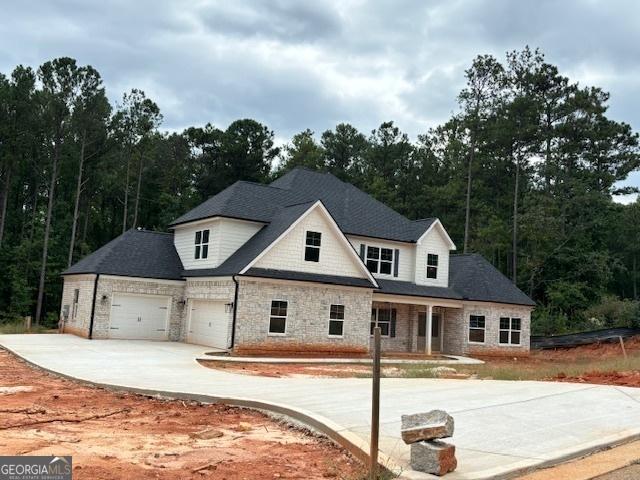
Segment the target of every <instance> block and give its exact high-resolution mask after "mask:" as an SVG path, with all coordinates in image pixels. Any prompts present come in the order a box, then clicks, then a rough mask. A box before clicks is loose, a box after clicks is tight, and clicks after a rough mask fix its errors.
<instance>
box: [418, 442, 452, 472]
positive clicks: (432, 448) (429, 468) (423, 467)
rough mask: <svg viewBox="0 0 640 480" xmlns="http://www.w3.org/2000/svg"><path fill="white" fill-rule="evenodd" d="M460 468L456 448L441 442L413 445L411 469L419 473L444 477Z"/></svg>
mask: <svg viewBox="0 0 640 480" xmlns="http://www.w3.org/2000/svg"><path fill="white" fill-rule="evenodd" d="M457 466H458V461H457V460H456V447H455V446H454V445H451V444H450V443H446V442H443V441H440V440H427V441H423V442H417V443H412V444H411V468H412V469H414V470H417V471H419V472H424V473H430V474H432V475H438V476H442V475H445V474H446V473H449V472H453V471H454V470H455V469H456V467H457Z"/></svg>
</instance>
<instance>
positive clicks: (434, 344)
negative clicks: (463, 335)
mask: <svg viewBox="0 0 640 480" xmlns="http://www.w3.org/2000/svg"><path fill="white" fill-rule="evenodd" d="M441 332H442V322H441V320H440V314H439V313H433V314H431V351H432V352H439V351H440V334H441ZM417 350H418V352H425V351H426V350H427V312H418V344H417Z"/></svg>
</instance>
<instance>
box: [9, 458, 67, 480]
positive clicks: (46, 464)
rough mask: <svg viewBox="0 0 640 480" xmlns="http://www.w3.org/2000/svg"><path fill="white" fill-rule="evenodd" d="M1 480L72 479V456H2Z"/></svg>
mask: <svg viewBox="0 0 640 480" xmlns="http://www.w3.org/2000/svg"><path fill="white" fill-rule="evenodd" d="M0 480H71V457H70V456H69V457H35V456H34V457H22V456H12V457H3V456H0Z"/></svg>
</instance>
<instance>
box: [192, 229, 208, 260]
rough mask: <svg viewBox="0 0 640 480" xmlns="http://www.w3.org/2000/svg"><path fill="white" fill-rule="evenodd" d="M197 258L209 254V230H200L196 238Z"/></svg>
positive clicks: (205, 256)
mask: <svg viewBox="0 0 640 480" xmlns="http://www.w3.org/2000/svg"><path fill="white" fill-rule="evenodd" d="M195 246H196V251H195V254H194V255H195V259H196V260H198V259H200V258H207V257H208V256H209V230H198V231H197V232H196V240H195Z"/></svg>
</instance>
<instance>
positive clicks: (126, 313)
mask: <svg viewBox="0 0 640 480" xmlns="http://www.w3.org/2000/svg"><path fill="white" fill-rule="evenodd" d="M169 298H170V297H166V296H161V295H124V294H114V295H113V301H112V303H111V324H110V325H109V338H125V339H139V340H166V339H167V334H168V321H167V318H168V314H169Z"/></svg>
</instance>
